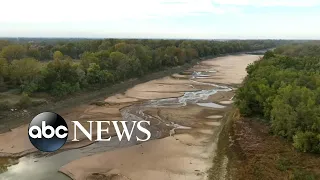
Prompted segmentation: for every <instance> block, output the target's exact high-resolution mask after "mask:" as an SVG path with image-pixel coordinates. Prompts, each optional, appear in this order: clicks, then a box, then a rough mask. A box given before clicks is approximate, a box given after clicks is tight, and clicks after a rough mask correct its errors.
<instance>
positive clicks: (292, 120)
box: [236, 43, 320, 153]
mask: <svg viewBox="0 0 320 180" xmlns="http://www.w3.org/2000/svg"><path fill="white" fill-rule="evenodd" d="M319 48H320V44H319V43H318V44H314V43H312V44H310V43H306V44H294V45H286V46H283V47H279V48H277V49H275V50H274V52H272V51H269V52H267V53H265V55H264V57H263V58H262V59H261V60H260V61H257V62H255V63H254V64H251V65H249V66H248V67H247V72H248V76H247V78H246V79H245V81H244V85H243V87H241V88H239V89H238V91H237V93H236V104H237V106H238V107H239V109H240V112H241V113H242V114H243V115H245V116H260V117H263V119H264V120H265V121H267V122H268V123H270V124H271V128H272V131H273V133H274V134H276V135H280V136H282V137H285V138H287V139H289V140H290V141H293V145H294V146H295V147H296V148H297V149H299V150H301V151H304V152H316V153H320V53H319V51H318V49H319Z"/></svg>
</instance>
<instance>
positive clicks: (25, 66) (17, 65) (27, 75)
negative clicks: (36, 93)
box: [9, 58, 41, 85]
mask: <svg viewBox="0 0 320 180" xmlns="http://www.w3.org/2000/svg"><path fill="white" fill-rule="evenodd" d="M40 67H41V65H40V63H39V61H37V60H35V59H33V58H24V59H21V60H13V61H12V62H11V64H10V66H9V69H10V78H11V79H12V80H14V81H15V82H16V83H18V85H24V84H28V83H31V82H32V81H33V80H34V79H36V77H37V76H38V75H39V72H40Z"/></svg>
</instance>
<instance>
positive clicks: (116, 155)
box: [0, 55, 259, 180]
mask: <svg viewBox="0 0 320 180" xmlns="http://www.w3.org/2000/svg"><path fill="white" fill-rule="evenodd" d="M258 59H259V56H257V55H236V56H226V57H220V58H215V59H211V60H206V61H203V62H201V63H199V64H198V65H196V66H194V67H193V68H191V69H189V70H187V71H186V72H184V73H181V74H174V75H171V76H168V77H165V78H161V79H157V80H153V81H149V82H147V83H143V84H140V85H137V86H135V87H133V88H131V89H128V90H127V91H126V92H125V93H124V94H117V95H115V96H111V97H107V98H106V100H105V101H106V102H107V105H105V106H102V107H101V106H95V105H84V106H83V107H81V108H79V109H70V112H68V111H66V113H65V114H62V116H63V117H65V119H67V120H70V121H71V120H74V119H76V120H88V119H90V120H121V119H123V120H127V121H133V120H135V121H141V120H148V121H150V122H151V126H150V127H149V129H150V131H151V133H152V135H151V137H152V139H151V140H150V141H148V142H144V143H142V144H138V143H137V142H135V141H131V142H127V141H122V142H119V141H118V140H117V138H113V139H112V141H110V142H96V143H93V144H86V146H84V147H80V148H76V147H77V146H74V147H73V148H70V149H69V150H64V151H60V152H58V153H45V154H44V153H39V152H37V151H36V150H35V149H33V148H32V146H30V144H29V142H26V139H25V138H21V139H17V137H20V136H19V135H21V134H24V130H25V129H24V128H25V127H19V129H16V130H13V131H11V132H7V133H4V134H1V135H0V144H1V148H2V146H3V148H2V150H1V153H3V154H2V156H3V155H7V156H10V153H12V154H13V155H14V154H17V153H20V154H21V153H22V154H23V153H24V152H32V153H31V154H29V155H26V156H23V157H21V158H18V159H14V158H8V157H5V158H2V160H1V161H0V163H1V166H2V168H1V169H3V173H1V174H0V179H1V180H18V179H19V180H20V179H23V180H38V179H39V180H42V179H45V180H67V179H70V178H72V179H77V180H85V179H117V180H118V179H123V180H125V179H131V180H135V179H136V180H148V179H153V180H157V179H159V180H166V179H168V180H169V179H175V180H180V179H181V180H186V179H190V180H191V179H192V180H196V179H199V180H200V179H206V177H207V175H206V173H207V170H208V169H209V168H210V167H212V158H213V157H214V152H215V149H216V141H217V139H218V136H219V131H220V130H221V127H222V126H223V123H224V122H223V121H224V118H223V117H224V116H225V114H226V113H227V112H228V111H229V110H230V109H231V108H232V102H233V101H232V99H233V96H234V90H233V88H232V85H233V84H239V83H241V81H242V79H243V78H244V77H245V75H246V72H245V67H246V66H247V65H248V64H249V63H252V62H254V61H255V60H258ZM25 136H27V134H25ZM138 136H139V135H138ZM14 137H16V138H14ZM8 141H9V144H8V143H7V142H8ZM21 142H24V143H25V144H24V145H20V146H18V145H17V144H18V143H21ZM6 143H7V144H6Z"/></svg>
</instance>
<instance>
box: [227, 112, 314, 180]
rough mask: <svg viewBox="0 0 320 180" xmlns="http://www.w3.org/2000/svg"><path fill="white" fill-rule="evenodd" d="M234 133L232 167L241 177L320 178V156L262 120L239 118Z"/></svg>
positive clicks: (285, 179)
mask: <svg viewBox="0 0 320 180" xmlns="http://www.w3.org/2000/svg"><path fill="white" fill-rule="evenodd" d="M230 131H231V132H230V133H231V135H232V140H231V147H232V151H233V158H232V159H233V160H232V161H231V165H230V166H231V170H230V171H233V172H235V173H234V179H239V180H242V179H243V180H251V179H252V180H254V179H259V180H269V179H270V180H271V179H272V180H275V179H277V180H278V179H279V180H282V179H283V180H287V179H296V180H313V179H320V156H319V155H314V154H307V153H300V152H297V151H296V150H295V149H294V148H293V147H292V145H291V143H290V142H288V141H286V140H284V139H282V138H280V137H277V136H274V135H272V134H271V133H270V131H269V127H268V126H267V125H266V124H264V123H261V122H259V121H258V120H250V119H244V118H240V119H239V120H235V121H234V123H233V125H232V127H231V129H230Z"/></svg>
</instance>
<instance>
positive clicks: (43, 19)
mask: <svg viewBox="0 0 320 180" xmlns="http://www.w3.org/2000/svg"><path fill="white" fill-rule="evenodd" d="M319 19H320V0H171V1H170V0H2V1H1V10H0V37H89V38H92V37H96V38H100V37H103V38H107V37H118V38H141V37H142V38H197V39H224V38H241V39H243V38H295V39H304V38H306V39H320V23H319Z"/></svg>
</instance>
